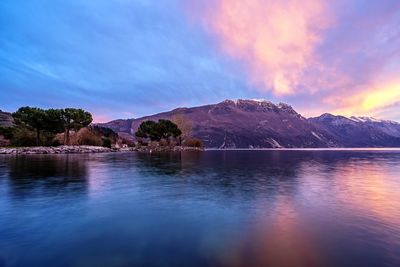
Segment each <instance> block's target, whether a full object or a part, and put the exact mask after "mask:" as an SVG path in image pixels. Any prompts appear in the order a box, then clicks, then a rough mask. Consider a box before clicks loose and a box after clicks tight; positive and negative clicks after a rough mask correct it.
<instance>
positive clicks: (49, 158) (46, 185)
mask: <svg viewBox="0 0 400 267" xmlns="http://www.w3.org/2000/svg"><path fill="white" fill-rule="evenodd" d="M7 166H8V168H9V169H8V177H9V186H10V193H11V194H12V195H14V196H18V197H29V196H31V195H32V194H33V195H36V194H39V195H53V194H55V193H57V192H58V190H59V189H63V190H70V191H72V192H80V193H82V192H86V191H87V166H86V159H85V158H84V156H82V155H31V156H28V155H26V156H15V157H12V158H9V159H8V164H7Z"/></svg>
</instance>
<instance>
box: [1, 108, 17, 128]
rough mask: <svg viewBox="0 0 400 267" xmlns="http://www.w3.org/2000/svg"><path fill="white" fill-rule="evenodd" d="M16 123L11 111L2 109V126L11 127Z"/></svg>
mask: <svg viewBox="0 0 400 267" xmlns="http://www.w3.org/2000/svg"><path fill="white" fill-rule="evenodd" d="M13 124H14V119H13V117H12V116H11V113H8V112H3V111H1V110H0V127H11V126H13Z"/></svg>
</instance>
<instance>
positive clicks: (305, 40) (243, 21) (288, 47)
mask: <svg viewBox="0 0 400 267" xmlns="http://www.w3.org/2000/svg"><path fill="white" fill-rule="evenodd" d="M207 16H208V17H207V20H206V21H208V22H207V23H208V25H207V26H208V27H209V28H210V29H211V30H212V31H213V32H214V34H215V35H216V36H217V38H218V40H219V41H220V44H221V48H222V49H223V50H224V51H225V52H226V53H227V54H228V55H230V56H232V57H234V58H236V59H237V60H239V61H241V62H242V63H243V64H244V65H245V66H246V67H247V69H248V72H249V76H250V79H251V82H252V83H253V84H256V85H257V86H258V87H260V88H261V89H262V90H272V91H273V92H274V93H276V94H278V95H285V94H294V93H296V90H300V89H301V88H300V85H301V84H302V82H303V81H305V79H306V76H307V75H308V74H307V70H308V69H310V68H316V69H318V68H320V66H319V62H318V60H317V59H316V58H315V49H316V47H317V46H318V44H319V43H320V42H321V39H322V37H321V35H322V33H323V32H324V30H325V29H326V28H327V27H328V26H330V25H331V23H332V18H331V16H330V14H329V12H328V9H327V5H326V3H325V1H324V0H309V1H297V0H285V1H280V0H268V1H265V0H249V1H241V0H219V1H217V2H216V5H215V6H213V7H212V11H211V10H208V12H207ZM303 87H304V86H303Z"/></svg>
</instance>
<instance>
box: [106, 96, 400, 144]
mask: <svg viewBox="0 0 400 267" xmlns="http://www.w3.org/2000/svg"><path fill="white" fill-rule="evenodd" d="M176 117H183V118H185V120H187V121H189V122H190V123H191V124H192V135H193V136H194V137H196V138H200V139H201V140H203V143H204V145H205V146H206V147H208V148H281V147H286V148H295V147H300V148H302V147H310V148H313V147H400V124H399V123H397V122H394V121H384V120H377V119H374V118H369V117H350V118H347V117H344V116H336V115H332V114H328V113H325V114H323V115H321V116H319V117H315V118H309V119H306V118H304V117H303V116H301V115H300V114H299V113H297V112H296V111H295V110H294V109H293V108H292V107H291V106H289V105H287V104H284V103H279V104H273V103H271V102H269V101H265V100H263V101H258V100H242V99H240V100H237V101H232V100H225V101H223V102H221V103H218V104H212V105H205V106H199V107H193V108H178V109H174V110H172V111H169V112H163V113H159V114H155V115H152V116H146V117H142V118H138V119H129V120H115V121H111V122H108V123H105V124H102V126H105V127H108V128H111V129H113V130H114V131H116V132H118V133H119V134H120V135H121V136H124V137H126V138H131V139H134V133H135V132H136V130H137V128H138V127H139V125H140V123H142V122H143V121H145V120H159V119H170V120H174V118H176Z"/></svg>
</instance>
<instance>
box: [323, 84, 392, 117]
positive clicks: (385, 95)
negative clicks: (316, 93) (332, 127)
mask: <svg viewBox="0 0 400 267" xmlns="http://www.w3.org/2000/svg"><path fill="white" fill-rule="evenodd" d="M341 98H342V100H341V102H339V103H336V105H337V106H339V108H337V110H335V111H334V113H337V114H343V115H349V116H350V115H369V116H376V114H378V113H379V112H380V110H381V109H383V108H386V107H388V106H391V105H394V104H396V103H398V102H400V81H395V82H388V83H387V84H380V85H370V86H368V87H366V88H365V89H364V90H361V91H360V92H358V93H355V94H353V95H352V94H350V95H347V96H346V97H343V96H342V97H341ZM326 101H327V102H330V103H331V104H333V102H335V101H340V100H339V99H338V97H330V98H328V99H326Z"/></svg>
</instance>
